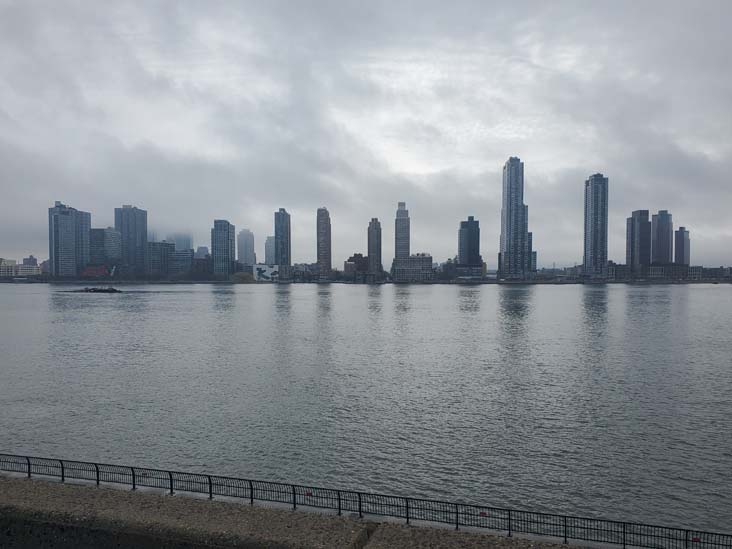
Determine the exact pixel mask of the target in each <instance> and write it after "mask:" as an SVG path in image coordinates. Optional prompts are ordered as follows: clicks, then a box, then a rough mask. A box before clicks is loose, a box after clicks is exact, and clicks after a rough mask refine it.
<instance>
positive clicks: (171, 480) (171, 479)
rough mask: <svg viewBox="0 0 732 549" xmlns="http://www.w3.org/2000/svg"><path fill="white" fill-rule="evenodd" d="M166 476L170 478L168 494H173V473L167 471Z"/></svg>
mask: <svg viewBox="0 0 732 549" xmlns="http://www.w3.org/2000/svg"><path fill="white" fill-rule="evenodd" d="M168 478H169V479H170V495H171V496H172V495H173V473H172V472H171V471H168Z"/></svg>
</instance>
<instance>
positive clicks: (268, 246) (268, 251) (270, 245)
mask: <svg viewBox="0 0 732 549" xmlns="http://www.w3.org/2000/svg"><path fill="white" fill-rule="evenodd" d="M264 263H265V264H266V265H274V264H275V237H274V236H268V237H267V239H266V240H265V241H264Z"/></svg>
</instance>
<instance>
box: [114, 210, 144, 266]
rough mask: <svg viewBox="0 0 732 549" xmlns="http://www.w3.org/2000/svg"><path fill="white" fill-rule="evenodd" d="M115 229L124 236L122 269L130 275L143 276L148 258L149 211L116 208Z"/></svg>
mask: <svg viewBox="0 0 732 549" xmlns="http://www.w3.org/2000/svg"><path fill="white" fill-rule="evenodd" d="M114 228H115V230H117V231H119V233H120V235H122V259H121V265H122V267H124V269H125V270H127V271H128V272H130V273H135V274H143V273H144V272H145V257H146V256H147V211H145V210H141V209H140V208H137V207H133V206H130V205H124V206H122V207H121V208H115V209H114Z"/></svg>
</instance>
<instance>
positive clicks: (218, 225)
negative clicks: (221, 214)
mask: <svg viewBox="0 0 732 549" xmlns="http://www.w3.org/2000/svg"><path fill="white" fill-rule="evenodd" d="M235 240H236V236H235V227H234V225H232V224H231V223H229V222H228V221H226V220H225V219H215V220H214V226H213V228H212V229H211V260H212V261H213V274H214V275H219V276H225V277H228V276H231V275H232V274H234V270H235V268H234V263H235V262H236V255H235V254H236V247H235Z"/></svg>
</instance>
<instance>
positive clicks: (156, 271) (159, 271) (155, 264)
mask: <svg viewBox="0 0 732 549" xmlns="http://www.w3.org/2000/svg"><path fill="white" fill-rule="evenodd" d="M174 252H175V244H174V243H173V242H148V243H147V257H146V258H145V274H146V275H147V276H148V277H149V278H167V277H168V276H169V275H170V271H171V266H172V263H173V253H174Z"/></svg>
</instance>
